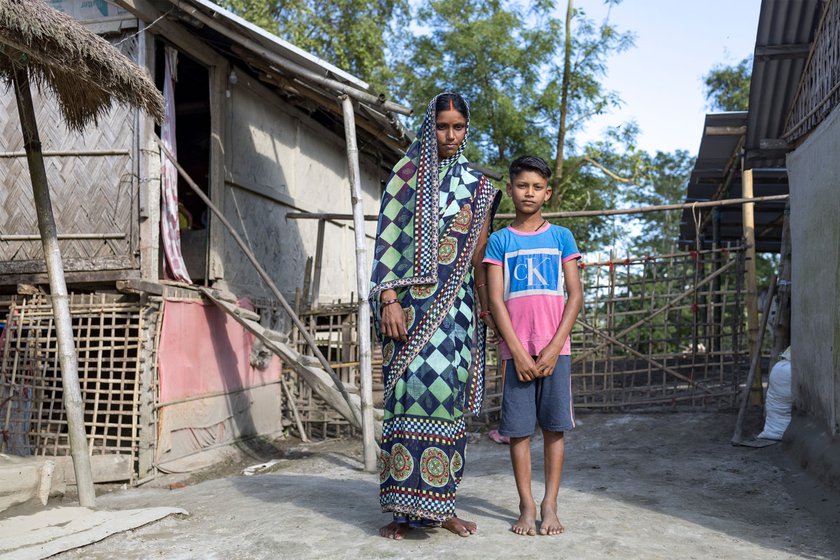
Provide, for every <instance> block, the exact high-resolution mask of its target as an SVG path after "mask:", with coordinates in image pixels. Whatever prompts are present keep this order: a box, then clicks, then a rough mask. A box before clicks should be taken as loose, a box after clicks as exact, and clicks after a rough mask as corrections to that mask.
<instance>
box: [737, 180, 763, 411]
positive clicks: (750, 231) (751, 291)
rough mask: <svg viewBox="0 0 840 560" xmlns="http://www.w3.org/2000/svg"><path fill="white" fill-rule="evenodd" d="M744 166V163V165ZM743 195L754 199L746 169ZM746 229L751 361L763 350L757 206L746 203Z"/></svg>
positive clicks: (757, 397)
mask: <svg viewBox="0 0 840 560" xmlns="http://www.w3.org/2000/svg"><path fill="white" fill-rule="evenodd" d="M742 165H743V163H742ZM741 195H742V196H743V197H744V198H752V195H753V170H752V169H744V170H743V171H742V173H741ZM741 213H742V216H743V227H744V245H745V248H746V251H747V253H746V258H747V275H746V280H747V294H746V299H747V301H746V303H747V341H748V344H749V349H750V359H751V360H755V354H754V352H756V351H757V352H758V353H759V354H760V353H761V348H758V350H756V346H755V341H756V339H757V338H758V286H757V285H756V284H757V280H756V271H755V204H753V203H752V202H749V203H745V204H744V205H743V206H741ZM757 367H758V371H757V372H756V373H757V375H756V376H755V384H754V385H753V392H752V394H751V397H750V402H751V403H752V404H761V362H760V361H759V362H758V366H757Z"/></svg>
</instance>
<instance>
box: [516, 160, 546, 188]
mask: <svg viewBox="0 0 840 560" xmlns="http://www.w3.org/2000/svg"><path fill="white" fill-rule="evenodd" d="M523 171H533V172H535V173H539V174H540V175H541V176H542V178H543V179H545V180H546V181H547V180H549V179H551V168H550V167H549V166H548V164H547V163H546V162H545V160H544V159H543V158H541V157H539V156H519V157H518V158H516V159H515V160H513V162H511V164H510V167H509V168H508V173H510V182H511V183H512V182H513V181H514V180H515V179H516V176H517V175H519V174H520V173H522V172H523Z"/></svg>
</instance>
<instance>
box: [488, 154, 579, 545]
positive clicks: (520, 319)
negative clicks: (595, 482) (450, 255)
mask: <svg viewBox="0 0 840 560" xmlns="http://www.w3.org/2000/svg"><path fill="white" fill-rule="evenodd" d="M550 178H551V169H550V168H549V167H548V164H546V162H545V161H544V160H543V159H542V158H539V157H535V156H522V157H520V158H517V159H516V160H514V162H513V163H511V165H510V183H508V185H507V193H508V195H509V196H510V197H511V198H512V199H513V204H514V206H515V207H516V218H514V220H513V223H512V224H511V225H510V226H508V227H507V228H505V229H503V230H500V231H497V232H495V233H493V234H492V235H491V237H490V240H489V242H488V244H487V250H486V252H485V256H484V263H485V264H486V265H487V283H488V294H489V302H490V313H492V316H493V320H494V322H495V326H496V330H497V332H498V334H499V336H500V337H501V339H502V342H501V344H500V348H499V350H500V355H501V359H503V360H506V366H505V376H504V390H503V397H502V421H501V426H500V427H499V433H500V434H501V435H503V436H508V437H510V458H511V462H512V463H513V474H514V477H515V478H516V489H517V491H518V492H519V511H520V514H521V515H520V516H519V519H518V520H517V521H516V523H514V524H513V526H512V527H511V530H512V531H513V532H514V533H516V534H518V535H535V534H536V532H537V528H536V515H537V504H536V502H535V501H534V496H533V494H532V493H531V435H532V434H533V432H534V426H535V424H536V423H537V422H539V426H540V428H542V433H543V439H544V445H545V496H544V498H543V501H542V504H541V506H540V534H542V535H558V534H560V533H562V532H563V525H562V524H561V523H560V520H559V519H558V517H557V493H558V491H559V490H560V477H561V475H562V472H563V454H564V439H563V434H564V432H565V431H566V430H570V429H572V428H573V427H574V425H575V420H574V412H573V410H572V395H571V376H570V370H571V356H570V348H569V346H570V344H569V333H570V332H571V330H572V326H573V325H574V323H575V318H576V317H577V314H578V312H579V311H580V308H581V305H582V301H583V293H582V289H581V286H580V276H579V275H578V266H577V259H579V258H580V253H579V252H578V249H577V246H576V244H575V240H574V237H573V236H572V233H571V232H570V231H569V230H568V229H566V228H564V227H560V226H556V225H552V224H549V223H548V222H547V221H546V220H544V219H543V217H542V206H543V204H544V203H545V202H546V201H547V200H548V199H549V198H551V188H550V187H549V185H548V180H549V179H550ZM564 279H565V282H564ZM564 284H565V291H566V292H567V293H568V296H569V298H568V301H564V297H563V288H564ZM485 313H486V312H485Z"/></svg>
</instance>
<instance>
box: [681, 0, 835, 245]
mask: <svg viewBox="0 0 840 560" xmlns="http://www.w3.org/2000/svg"><path fill="white" fill-rule="evenodd" d="M824 4H825V2H824V0H764V1H763V2H762V3H761V12H760V14H759V19H758V29H757V32H756V41H755V51H754V54H753V69H752V77H751V80H750V100H749V111H747V112H742V113H715V114H710V115H706V123H705V126H704V130H703V135H702V139H701V141H700V150H699V152H698V155H697V161H696V162H695V166H694V171H693V172H692V174H691V178H690V179H689V183H688V189H687V196H686V202H694V201H704V200H718V199H725V198H739V197H740V196H741V192H742V191H741V188H742V186H741V180H742V178H741V161H740V158H741V155H742V154H743V156H744V166H745V168H746V169H752V170H753V196H756V197H759V196H772V195H778V194H788V190H789V189H788V181H787V171H786V169H785V155H786V154H787V152H788V151H789V150H790V149H789V148H788V147H786V146H783V145H780V144H779V143H778V142H776V143H775V145H774V142H773V141H776V140H779V139H781V137H782V133H783V132H784V125H785V119H786V118H787V115H788V113H789V112H790V109H791V104H792V103H793V101H794V98H795V97H796V92H797V89H798V88H799V82H800V79H801V77H802V72H803V71H804V68H805V63H806V61H807V59H808V53H809V52H810V48H811V42H812V41H813V40H814V34H815V32H816V30H817V27H818V25H819V21H820V17H821V15H822V12H823V7H824ZM738 127H741V129H742V130H741V132H740V134H738V133H736V130H735V129H736V128H738ZM727 128H729V129H731V132H732V134H729V135H726V134H724V135H720V133H721V132H722V131H725V129H727ZM718 212H719V213H718V220H719V221H718V224H719V239H720V242H721V243H726V242H739V241H740V240H741V237H742V235H743V216H742V207H741V206H740V205H733V206H724V207H721V208H720V209H719V210H718ZM783 220H784V202H762V203H758V204H756V205H755V236H756V250H757V251H759V252H778V251H779V250H780V247H781V235H782V222H783ZM712 231H713V222H712V218H711V217H708V218H706V219H705V220H703V221H702V222H701V228H700V244H701V246H702V247H705V248H707V247H709V246H710V245H711V243H712ZM680 245H681V246H683V247H693V246H694V245H695V222H694V217H693V215H692V212H691V210H685V211H683V214H682V220H681V223H680Z"/></svg>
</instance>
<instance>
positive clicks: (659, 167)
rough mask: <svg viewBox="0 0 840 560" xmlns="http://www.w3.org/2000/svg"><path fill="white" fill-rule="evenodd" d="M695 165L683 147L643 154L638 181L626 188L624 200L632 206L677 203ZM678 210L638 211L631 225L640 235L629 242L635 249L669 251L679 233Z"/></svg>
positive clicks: (637, 250)
mask: <svg viewBox="0 0 840 560" xmlns="http://www.w3.org/2000/svg"><path fill="white" fill-rule="evenodd" d="M693 168H694V156H692V155H691V154H690V153H689V152H688V151H686V150H676V151H674V152H660V151H657V152H656V154H654V155H649V154H644V156H643V157H642V164H641V171H640V173H639V182H638V185H637V187H636V188H632V189H628V190H627V193H626V197H625V198H626V200H627V201H628V202H629V203H631V204H632V205H634V206H659V205H664V204H679V203H681V202H683V201H684V200H685V192H686V191H685V188H686V185H687V184H688V179H689V177H690V175H691V171H692V169H693ZM681 215H682V212H680V211H674V210H669V211H661V212H648V213H645V214H638V215H637V216H636V217H635V218H634V220H633V221H634V225H633V227H638V228H639V230H640V231H639V234H638V235H634V236H632V240H633V241H632V242H631V243H629V245H630V246H631V247H632V248H633V249H634V251H635V252H641V253H659V254H664V253H668V252H670V251H671V250H672V249H673V248H674V245H675V244H676V242H677V239H679V236H680V217H681Z"/></svg>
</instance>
